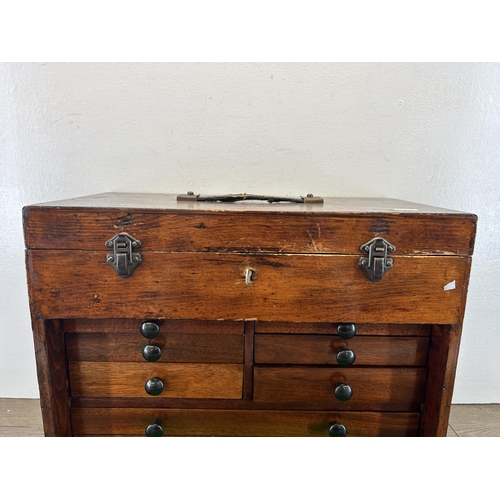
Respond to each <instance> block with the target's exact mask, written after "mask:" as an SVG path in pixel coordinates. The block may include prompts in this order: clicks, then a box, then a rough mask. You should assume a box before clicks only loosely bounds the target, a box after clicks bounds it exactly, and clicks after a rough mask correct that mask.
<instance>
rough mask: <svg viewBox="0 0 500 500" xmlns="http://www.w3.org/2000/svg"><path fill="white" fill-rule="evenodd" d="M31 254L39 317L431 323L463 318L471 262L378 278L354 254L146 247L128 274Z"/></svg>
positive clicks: (414, 259) (400, 261) (95, 260)
mask: <svg viewBox="0 0 500 500" xmlns="http://www.w3.org/2000/svg"><path fill="white" fill-rule="evenodd" d="M27 260H28V266H29V270H30V276H31V279H32V296H33V300H34V303H35V304H36V310H35V314H36V316H37V317H44V318H65V317H68V316H70V317H75V318H106V317H122V318H130V317H134V318H137V317H145V318H148V317H149V318H168V319H205V320H221V319H226V320H253V319H258V320H262V321H264V320H267V321H272V320H274V321H304V322H320V321H325V320H327V321H328V320H330V319H331V320H334V321H345V322H349V321H353V320H355V321H357V322H359V323H429V324H431V323H434V324H454V323H457V322H459V321H460V319H461V312H460V311H461V304H462V294H463V292H464V290H465V289H466V271H467V269H468V264H469V262H470V259H469V258H467V257H457V256H440V257H429V256H406V255H405V256H396V257H394V266H393V267H392V268H391V269H390V271H389V272H388V273H387V274H386V275H385V276H384V277H383V279H382V280H381V281H379V282H372V281H370V280H368V278H367V277H366V276H365V274H364V273H363V271H362V270H361V269H360V267H359V265H358V261H359V256H357V255H325V254H314V255H313V254H311V255H295V254H275V255H246V254H222V253H221V254H216V253H188V252H186V253H182V252H179V253H169V252H150V253H148V252H146V251H144V252H143V256H142V263H141V264H140V266H139V267H138V268H137V269H136V270H135V271H134V273H133V275H132V276H130V277H129V278H125V279H124V278H121V277H119V276H118V275H117V274H116V272H115V271H114V269H113V268H112V267H111V266H109V265H108V263H107V262H106V250H103V251H102V252H92V251H77V250H75V251H64V250H43V251H42V250H30V251H28V257H27ZM248 269H251V270H253V276H252V280H251V281H250V282H249V283H246V281H245V276H246V270H248Z"/></svg>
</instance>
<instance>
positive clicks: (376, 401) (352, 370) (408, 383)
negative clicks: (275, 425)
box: [254, 366, 426, 411]
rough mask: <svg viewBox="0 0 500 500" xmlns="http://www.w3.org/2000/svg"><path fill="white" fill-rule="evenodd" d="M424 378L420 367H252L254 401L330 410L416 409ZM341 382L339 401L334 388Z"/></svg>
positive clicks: (424, 373) (421, 399)
mask: <svg viewBox="0 0 500 500" xmlns="http://www.w3.org/2000/svg"><path fill="white" fill-rule="evenodd" d="M425 380H426V370H425V369H424V368H356V367H348V368H319V367H299V366H297V367H295V366H294V367H255V368H254V401H256V402H266V403H272V402H283V403H285V402H286V403H308V404H313V403H322V404H329V405H331V408H332V409H346V410H347V409H351V410H391V411H419V409H420V405H421V403H422V402H423V396H424V389H425ZM339 384H343V386H342V389H343V390H344V394H345V392H346V391H348V390H349V389H348V388H347V387H345V386H346V385H347V386H348V387H349V388H350V390H351V391H352V396H351V397H350V399H347V400H339V399H338V398H337V397H336V395H335V390H336V389H337V387H339Z"/></svg>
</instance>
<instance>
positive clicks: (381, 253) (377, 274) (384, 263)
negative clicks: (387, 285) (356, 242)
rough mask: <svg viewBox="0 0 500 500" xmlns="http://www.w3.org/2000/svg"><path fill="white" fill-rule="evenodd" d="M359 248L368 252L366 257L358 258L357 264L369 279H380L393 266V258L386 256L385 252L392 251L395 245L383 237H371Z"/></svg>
mask: <svg viewBox="0 0 500 500" xmlns="http://www.w3.org/2000/svg"><path fill="white" fill-rule="evenodd" d="M359 248H360V250H361V251H362V252H367V253H368V255H367V256H366V257H360V258H359V261H358V265H359V267H360V268H361V269H363V271H364V273H365V274H366V277H367V278H368V279H369V280H370V281H380V280H381V279H382V278H383V277H384V275H385V273H386V272H387V271H389V269H391V268H392V267H393V266H394V259H392V258H391V257H387V253H388V252H394V250H396V247H395V246H394V245H391V244H390V243H389V242H388V241H387V240H385V239H384V238H373V239H372V240H370V241H367V242H366V243H363V244H362V245H361V246H360V247H359Z"/></svg>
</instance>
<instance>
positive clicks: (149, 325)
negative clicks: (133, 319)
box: [141, 321, 160, 339]
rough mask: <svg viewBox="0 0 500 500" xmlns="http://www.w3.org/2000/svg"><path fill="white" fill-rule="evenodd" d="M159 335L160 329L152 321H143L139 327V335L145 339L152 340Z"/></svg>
mask: <svg viewBox="0 0 500 500" xmlns="http://www.w3.org/2000/svg"><path fill="white" fill-rule="evenodd" d="M159 333H160V327H159V326H158V325H157V324H156V323H154V322H153V321H145V322H144V323H143V324H142V325H141V334H142V335H143V336H144V337H146V338H147V339H154V338H155V337H157V336H158V334H159Z"/></svg>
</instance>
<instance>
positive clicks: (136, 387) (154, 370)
mask: <svg viewBox="0 0 500 500" xmlns="http://www.w3.org/2000/svg"><path fill="white" fill-rule="evenodd" d="M69 378H70V391H71V395H72V396H73V397H139V398H140V397H143V398H222V399H241V397H242V388H243V365H236V364H206V363H147V362H142V363H114V362H111V363H101V362H91V361H83V362H70V363H69ZM153 378H159V379H160V380H161V381H162V383H163V391H162V392H161V393H160V394H158V395H156V396H152V395H150V394H148V393H147V392H146V389H145V384H146V382H148V380H150V379H153Z"/></svg>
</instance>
